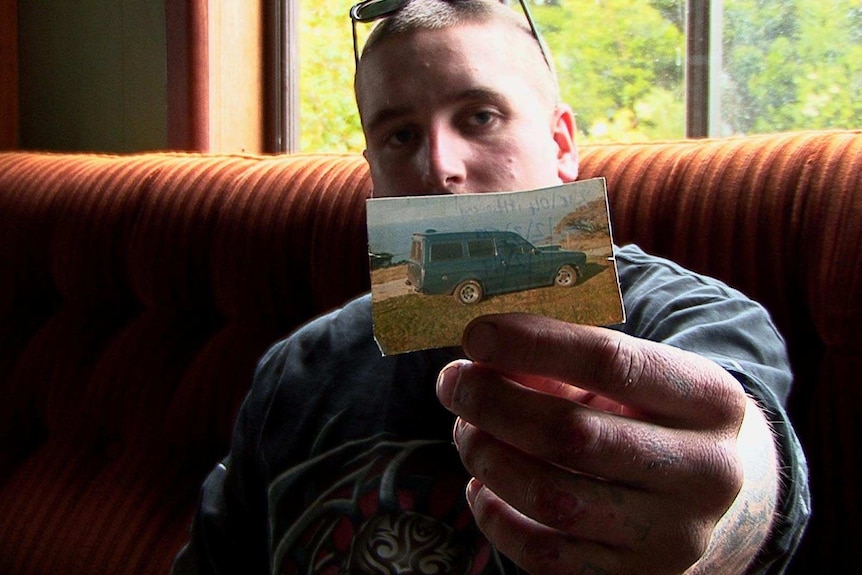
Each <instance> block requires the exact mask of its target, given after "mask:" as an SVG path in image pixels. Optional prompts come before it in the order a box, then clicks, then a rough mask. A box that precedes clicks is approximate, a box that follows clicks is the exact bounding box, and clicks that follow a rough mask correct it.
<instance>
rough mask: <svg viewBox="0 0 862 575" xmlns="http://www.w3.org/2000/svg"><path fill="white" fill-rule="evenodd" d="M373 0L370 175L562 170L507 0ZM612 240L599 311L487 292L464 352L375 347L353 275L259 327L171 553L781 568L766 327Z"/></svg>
mask: <svg viewBox="0 0 862 575" xmlns="http://www.w3.org/2000/svg"><path fill="white" fill-rule="evenodd" d="M369 4H376V5H377V7H378V8H380V7H381V5H384V6H383V7H384V8H386V9H387V14H386V17H385V18H384V19H383V20H381V22H380V24H379V25H378V27H377V28H376V29H375V32H374V33H373V34H372V37H371V38H370V39H369V42H368V44H367V45H366V47H365V49H364V51H363V54H362V58H361V59H359V60H358V69H357V75H356V96H357V102H358V106H359V110H360V115H361V118H362V125H363V129H364V131H365V135H366V143H367V149H366V151H365V157H366V158H367V160H368V163H369V166H370V168H371V174H372V179H373V184H374V193H375V194H376V195H378V196H396V195H397V196H403V195H421V194H458V193H469V192H488V191H505V190H519V189H531V188H538V187H545V186H549V185H553V184H556V183H560V182H566V181H571V180H574V179H575V178H576V177H577V169H578V160H577V152H576V148H575V145H574V142H573V137H574V132H575V128H574V119H573V114H572V111H571V109H570V108H569V107H568V106H566V105H565V104H562V103H560V102H558V101H557V97H556V87H555V81H554V78H553V73H552V72H551V70H550V68H549V66H548V65H547V63H546V61H545V59H544V57H543V54H542V52H541V51H540V48H539V46H540V45H539V43H538V42H537V38H535V37H534V36H533V35H532V34H531V32H530V29H529V28H526V27H524V26H523V24H521V23H520V19H519V18H517V17H516V15H515V14H514V13H513V12H511V11H510V10H509V9H508V8H505V7H502V6H501V5H500V4H498V3H496V2H489V1H486V0H461V1H445V0H413V1H410V0H407V1H404V2H392V1H387V0H383V1H382V2H378V1H377V0H373V1H372V2H370V3H365V6H364V7H366V8H367V7H368V5H369ZM616 258H617V264H618V268H619V272H620V281H621V286H622V290H623V296H624V299H625V303H626V309H627V316H628V321H627V322H626V324H624V325H621V326H614V327H613V328H612V329H608V328H596V327H585V326H577V325H570V324H566V323H563V322H559V321H555V320H550V319H547V318H542V317H537V316H531V315H526V314H505V315H498V316H486V317H482V318H478V319H477V320H475V321H473V322H472V323H471V324H470V325H469V326H468V327H467V328H466V329H465V332H464V338H463V350H460V349H459V350H448V349H441V350H431V351H425V352H417V353H410V354H403V355H397V356H388V357H381V356H380V353H379V351H378V349H377V346H376V344H375V342H374V339H373V337H372V327H371V311H370V308H371V305H370V299H369V296H365V297H363V298H360V299H358V300H355V301H353V302H351V303H349V304H348V305H346V306H345V307H344V308H343V309H341V310H339V311H337V312H335V313H333V314H330V315H328V316H326V317H324V318H321V319H319V320H317V321H314V322H312V323H311V324H309V325H307V326H305V327H304V328H303V329H301V330H300V331H299V332H297V333H296V334H294V335H292V336H291V337H290V338H288V339H287V340H285V341H282V342H279V343H278V344H276V345H275V346H274V347H273V348H272V349H271V350H270V351H269V352H268V353H267V355H266V356H265V357H264V358H263V359H262V361H261V363H260V366H259V369H258V372H257V375H256V378H255V381H254V385H253V388H252V390H251V392H250V394H249V396H248V398H247V399H246V402H245V404H244V406H243V409H242V411H241V413H240V416H239V419H238V422H237V426H236V430H235V434H234V440H233V445H232V449H231V453H230V456H229V457H228V458H227V459H226V460H225V463H224V464H223V465H220V466H219V467H217V468H216V469H215V470H214V471H213V472H212V473H211V474H210V476H209V478H208V479H207V481H206V483H205V484H204V487H203V491H202V498H201V503H200V509H199V512H198V514H197V516H196V518H195V522H194V524H193V528H192V536H191V541H190V543H189V545H188V546H187V547H186V548H185V549H184V551H183V552H182V553H181V554H180V556H179V557H178V559H177V563H176V566H175V573H178V574H179V573H267V572H271V573H300V572H302V573H351V574H353V573H516V572H518V569H520V570H522V571H523V572H527V573H532V574H536V575H549V574H556V573H560V574H564V573H565V574H568V573H683V572H688V573H743V572H747V571H748V572H780V571H781V570H782V569H783V567H784V565H785V564H786V562H787V560H788V558H789V557H790V555H791V554H792V552H793V550H794V548H795V546H796V543H797V542H798V539H799V537H800V536H801V533H802V530H803V529H804V525H805V523H806V520H807V513H808V511H807V509H808V507H807V505H808V500H807V484H806V472H805V463H804V458H803V456H802V454H801V451H800V450H799V446H798V443H797V442H796V440H795V437H794V435H793V432H792V430H791V429H790V426H789V423H788V422H787V420H786V415H785V414H784V411H783V408H782V405H781V401H783V398H784V397H786V393H787V391H788V388H789V385H790V379H791V376H790V373H789V369H788V366H787V359H786V356H785V352H784V347H783V343H782V341H781V338H780V336H779V335H778V334H777V333H776V332H775V329H774V328H773V326H772V325H771V323H770V321H769V318H768V317H767V315H766V313H765V312H764V311H763V310H762V308H760V307H759V306H758V305H757V304H755V303H753V302H751V301H750V300H747V299H746V298H744V297H743V296H742V295H741V294H739V293H738V292H735V291H733V290H731V289H729V288H727V287H726V286H724V285H722V284H720V283H719V282H716V281H714V280H711V279H709V278H704V277H701V276H697V275H695V274H693V273H691V272H688V271H686V270H683V269H681V268H679V267H678V266H676V265H674V264H672V263H670V262H667V261H664V260H660V259H658V258H654V257H651V256H648V255H647V254H644V253H643V252H642V251H641V250H639V249H638V248H636V247H634V246H627V247H623V248H620V249H618V250H616ZM464 357H467V358H470V359H469V360H467V359H462V358H464ZM435 390H436V391H435ZM435 395H436V396H435ZM450 412H451V413H450ZM452 414H455V415H456V416H457V418H455V417H454V416H453V415H452ZM773 431H774V433H773ZM453 436H454V443H455V445H454V447H453V446H452V443H451V441H452V438H453ZM779 469H782V470H783V473H784V474H785V476H784V477H780V476H779V471H778V470H779ZM465 485H466V497H465Z"/></svg>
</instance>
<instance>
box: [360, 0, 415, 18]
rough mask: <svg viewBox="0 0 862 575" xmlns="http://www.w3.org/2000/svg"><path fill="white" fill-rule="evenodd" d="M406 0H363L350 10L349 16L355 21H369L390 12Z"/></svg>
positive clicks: (406, 0)
mask: <svg viewBox="0 0 862 575" xmlns="http://www.w3.org/2000/svg"><path fill="white" fill-rule="evenodd" d="M407 2H408V0H365V2H360V3H359V4H357V5H356V6H354V7H353V8H351V10H350V17H351V18H353V20H355V21H356V22H371V21H372V20H377V19H378V18H382V17H384V16H386V15H388V14H392V13H393V12H395V11H397V10H398V9H399V8H401V7H402V6H403V5H404V4H406V3H407Z"/></svg>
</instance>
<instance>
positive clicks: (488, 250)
mask: <svg viewBox="0 0 862 575" xmlns="http://www.w3.org/2000/svg"><path fill="white" fill-rule="evenodd" d="M467 251H468V252H470V257H471V258H490V257H494V256H495V255H496V253H495V252H494V240H492V239H490V238H489V239H486V240H470V241H469V242H467Z"/></svg>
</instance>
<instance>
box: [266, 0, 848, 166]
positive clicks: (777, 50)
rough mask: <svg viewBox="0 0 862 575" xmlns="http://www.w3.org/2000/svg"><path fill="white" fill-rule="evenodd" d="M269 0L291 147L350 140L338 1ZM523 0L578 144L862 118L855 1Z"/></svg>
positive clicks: (351, 111) (342, 6)
mask: <svg viewBox="0 0 862 575" xmlns="http://www.w3.org/2000/svg"><path fill="white" fill-rule="evenodd" d="M273 1H277V2H284V3H287V4H286V6H288V7H289V8H291V10H287V9H282V12H283V13H288V14H292V15H293V17H292V18H290V22H289V23H288V32H287V33H286V34H285V37H286V38H289V39H291V38H292V39H294V40H296V39H297V38H298V45H297V44H294V45H292V47H291V48H290V49H286V50H284V53H285V54H291V53H295V58H294V60H293V61H291V62H289V63H288V64H287V65H285V66H283V68H284V69H286V70H295V69H296V62H298V68H299V74H298V77H299V79H298V81H295V82H291V81H288V84H289V85H291V86H292V88H291V87H290V86H289V90H290V89H292V90H293V91H294V97H295V96H296V94H298V98H296V100H298V105H296V106H293V107H292V108H293V109H292V111H293V113H292V114H284V115H283V116H284V118H285V120H284V121H285V122H286V123H287V124H289V125H291V126H297V125H298V126H299V130H297V131H296V133H298V134H299V136H298V137H296V138H295V139H294V143H293V146H292V148H291V149H294V150H302V151H330V152H341V151H353V152H355V151H359V150H361V149H362V148H363V138H362V133H361V129H360V127H359V119H358V117H357V115H356V110H355V102H354V99H353V90H352V81H353V68H354V66H353V54H352V46H351V31H350V20H349V18H348V15H347V12H348V10H349V8H350V6H351V5H352V2H351V1H349V0H348V1H345V0H273ZM529 3H530V6H531V11H532V13H533V16H534V19H535V20H536V23H537V25H538V27H539V29H540V32H541V34H542V35H543V37H544V38H545V40H546V42H547V43H548V45H549V46H550V48H551V51H552V53H553V55H554V59H555V62H556V67H557V70H558V75H559V77H560V85H561V93H562V97H563V99H564V100H565V101H567V102H568V103H570V104H571V105H572V107H573V108H574V109H575V112H576V113H577V116H578V129H579V134H578V141H579V142H581V143H586V142H606V141H644V140H654V139H667V138H681V137H684V136H692V137H697V136H706V135H709V136H727V135H733V134H754V133H767V132H779V131H787V130H796V129H819V128H860V127H862V0H688V1H687V2H686V0H529ZM515 8H517V6H516V7H515ZM291 30H292V31H293V32H294V33H291ZM282 100H283V101H286V102H289V101H291V98H290V97H285V98H283V99H282ZM286 132H288V133H290V129H289V128H288V129H286ZM286 147H288V146H286Z"/></svg>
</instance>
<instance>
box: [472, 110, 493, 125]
mask: <svg viewBox="0 0 862 575" xmlns="http://www.w3.org/2000/svg"><path fill="white" fill-rule="evenodd" d="M493 119H494V115H493V114H492V113H491V112H488V111H483V112H478V113H477V114H475V115H474V116H473V121H474V122H475V123H476V124H478V125H480V126H484V125H485V124H488V123H490V122H491V120H493Z"/></svg>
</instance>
